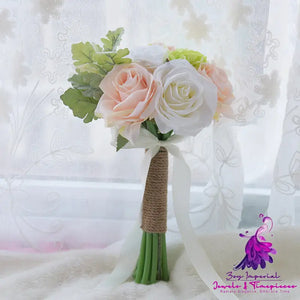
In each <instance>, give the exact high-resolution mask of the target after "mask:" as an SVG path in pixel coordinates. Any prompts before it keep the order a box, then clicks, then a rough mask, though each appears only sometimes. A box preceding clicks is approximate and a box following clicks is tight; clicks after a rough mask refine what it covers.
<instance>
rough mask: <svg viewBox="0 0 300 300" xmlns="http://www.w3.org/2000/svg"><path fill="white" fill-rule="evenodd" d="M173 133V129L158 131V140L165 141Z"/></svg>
mask: <svg viewBox="0 0 300 300" xmlns="http://www.w3.org/2000/svg"><path fill="white" fill-rule="evenodd" d="M172 133H173V130H171V131H169V132H167V133H160V134H159V135H160V140H162V141H166V140H167V139H168V138H169V137H170V136H171V135H172Z"/></svg>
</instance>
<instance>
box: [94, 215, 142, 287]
mask: <svg viewBox="0 0 300 300" xmlns="http://www.w3.org/2000/svg"><path fill="white" fill-rule="evenodd" d="M139 219H140V218H139ZM140 226H141V222H140V220H139V221H138V222H136V224H135V225H134V227H133V228H132V230H131V232H130V233H129V235H128V236H127V238H126V240H125V241H124V244H123V246H122V249H121V254H120V257H119V260H118V263H117V265H116V267H115V268H114V270H113V272H112V273H111V274H110V275H108V277H107V278H106V279H105V280H103V281H102V282H101V283H100V284H99V285H98V286H97V289H104V290H111V289H114V288H116V287H117V286H119V285H120V284H122V283H123V282H125V281H126V280H127V279H128V278H129V277H131V276H132V274H133V271H134V268H135V266H136V262H137V259H138V257H139V250H140V243H141V239H142V230H141V228H140Z"/></svg>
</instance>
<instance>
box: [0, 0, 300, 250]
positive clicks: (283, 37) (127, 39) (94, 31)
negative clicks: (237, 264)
mask: <svg viewBox="0 0 300 300" xmlns="http://www.w3.org/2000/svg"><path fill="white" fill-rule="evenodd" d="M299 20H300V17H299V1H297V0H289V1H281V0H270V1H266V0H248V1H245V0H244V1H241V0H226V1H224V0H189V1H187V0H172V1H159V0H151V1H150V0H149V1H148V0H143V1H134V0H126V1H121V0H119V1H118V0H109V1H108V0H107V1H105V0H100V1H95V0H94V1H93V0H87V1H79V0H73V1H66V0H55V1H45V0H32V1H24V0H23V1H22V0H8V1H4V0H0V45H1V47H0V137H1V138H0V149H1V150H0V224H1V226H0V248H2V249H12V250H13V249H16V248H17V249H20V248H23V249H27V250H28V249H36V250H40V251H51V250H60V249H70V248H82V247H104V246H106V245H108V244H110V243H112V242H115V241H117V240H120V239H122V238H123V237H124V236H125V235H126V233H127V232H128V230H129V229H130V227H131V224H133V223H134V221H135V220H136V218H137V216H138V212H139V208H140V203H141V200H142V194H143V191H142V186H141V184H140V166H141V162H142V158H143V150H137V149H133V150H122V151H120V152H118V153H116V152H115V149H114V148H113V147H112V146H111V145H110V130H109V129H107V128H105V127H104V123H103V121H102V120H97V121H94V122H92V123H90V124H88V125H87V124H84V123H83V122H82V120H80V119H77V118H74V117H73V116H72V113H71V111H70V110H69V109H68V108H67V107H65V106H64V105H63V103H62V102H61V101H60V98H59V96H60V95H61V94H62V93H63V91H64V90H65V89H66V88H68V86H69V84H68V82H67V78H68V77H69V75H70V74H72V70H73V65H72V55H71V44H73V43H77V42H80V41H90V42H95V43H100V38H101V37H103V36H104V35H105V34H106V32H107V31H108V30H112V29H115V28H117V27H124V28H125V35H124V37H123V41H122V44H121V45H122V46H124V47H128V48H129V49H132V48H134V47H136V46H141V45H146V44H149V43H154V42H163V43H165V44H166V45H173V46H175V47H178V48H190V49H194V50H199V51H200V52H202V53H204V54H206V55H207V57H208V59H209V60H214V61H215V62H216V63H217V64H219V65H220V66H221V67H223V68H224V69H226V71H227V72H228V74H229V76H230V80H231V82H232V84H233V86H234V92H235V96H236V101H235V106H234V111H235V119H234V120H226V119H223V120H220V121H219V122H217V123H214V124H211V126H210V127H209V128H206V129H205V130H203V131H202V132H201V133H200V134H199V135H198V136H197V137H196V138H189V139H187V140H186V141H185V142H184V143H183V144H182V145H181V149H182V151H183V152H184V154H185V158H186V160H187V162H188V163H189V164H190V166H191V169H192V174H193V177H192V178H193V179H192V180H193V186H192V191H191V218H192V222H193V224H194V226H195V228H196V229H197V231H199V233H201V232H202V231H205V232H207V231H216V230H223V229H227V230H233V229H235V228H237V227H238V226H240V227H251V226H254V225H256V224H257V222H259V219H258V214H259V213H266V210H267V207H268V204H269V214H270V216H271V217H272V218H273V220H274V222H275V224H276V225H277V226H283V225H293V224H296V223H298V224H299V223H300V215H299V187H300V106H299V104H300V102H299V101H300V88H299V86H300V63H299V62H300V47H299V39H300V22H299ZM170 200H171V195H170ZM297 201H298V202H297ZM297 203H298V210H297ZM169 231H170V235H172V234H174V235H176V234H177V229H176V222H175V220H174V218H173V212H172V203H171V201H170V203H169Z"/></svg>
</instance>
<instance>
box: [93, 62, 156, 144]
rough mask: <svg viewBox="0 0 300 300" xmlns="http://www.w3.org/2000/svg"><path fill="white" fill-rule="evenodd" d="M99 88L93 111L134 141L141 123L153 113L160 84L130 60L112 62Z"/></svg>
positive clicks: (108, 124)
mask: <svg viewBox="0 0 300 300" xmlns="http://www.w3.org/2000/svg"><path fill="white" fill-rule="evenodd" d="M100 88H101V90H102V91H103V95H102V96H101V98H100V100H99V103H98V106H97V108H96V111H95V115H96V116H97V117H102V118H104V120H105V123H106V126H108V127H116V128H117V129H118V130H119V131H120V133H121V134H122V135H123V136H124V137H125V138H127V139H128V140H130V141H133V140H134V139H136V138H137V137H138V135H139V131H140V125H141V123H142V122H143V121H144V120H146V119H148V118H149V117H150V116H151V115H152V114H153V113H154V110H155V106H156V102H157V101H158V99H159V95H160V86H159V85H158V84H157V83H156V82H155V80H154V79H153V76H152V74H151V73H150V72H149V71H147V70H146V69H145V68H144V67H142V66H140V65H138V64H135V63H131V64H123V65H116V66H114V68H113V69H112V70H111V71H110V72H109V73H108V74H107V75H106V76H105V78H104V79H103V80H102V81H101V83H100Z"/></svg>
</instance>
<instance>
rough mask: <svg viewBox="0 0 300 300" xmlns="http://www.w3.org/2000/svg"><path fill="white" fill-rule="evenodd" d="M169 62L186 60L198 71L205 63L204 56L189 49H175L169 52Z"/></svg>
mask: <svg viewBox="0 0 300 300" xmlns="http://www.w3.org/2000/svg"><path fill="white" fill-rule="evenodd" d="M168 59H169V60H174V59H186V60H187V61H188V62H189V63H190V64H191V65H193V66H194V67H195V68H196V69H198V68H199V67H200V66H201V65H202V64H203V63H206V56H205V55H203V54H202V53H200V52H198V51H194V50H189V49H176V50H174V51H170V52H169V55H168Z"/></svg>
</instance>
